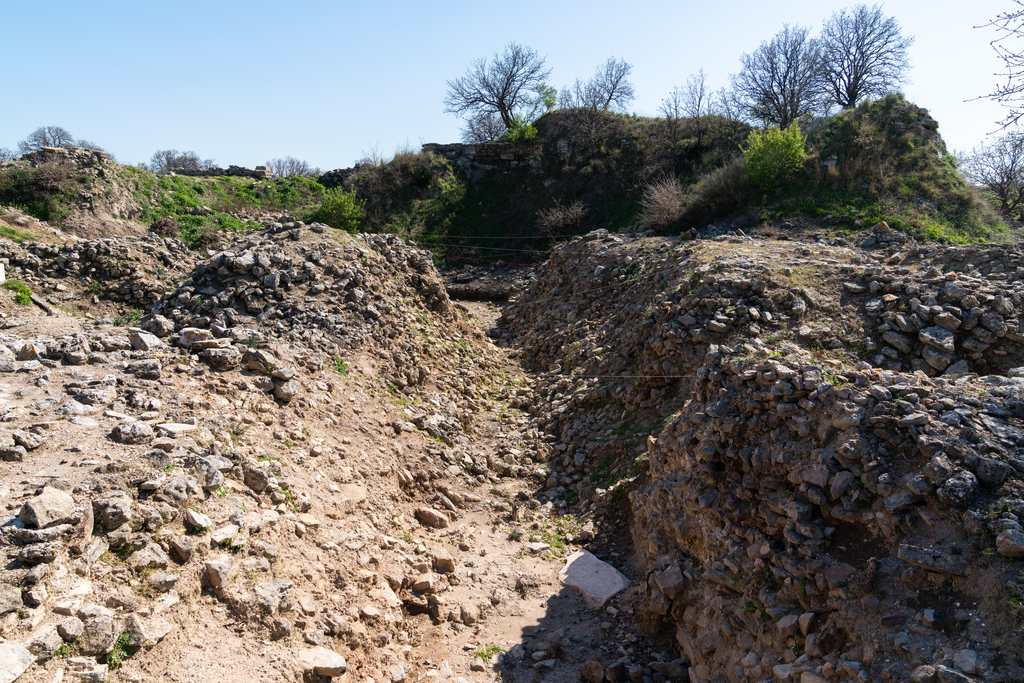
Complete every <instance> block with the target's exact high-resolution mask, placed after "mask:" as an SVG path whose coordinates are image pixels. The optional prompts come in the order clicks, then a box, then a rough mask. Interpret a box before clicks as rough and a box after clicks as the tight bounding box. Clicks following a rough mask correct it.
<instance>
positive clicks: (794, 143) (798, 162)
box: [743, 122, 807, 194]
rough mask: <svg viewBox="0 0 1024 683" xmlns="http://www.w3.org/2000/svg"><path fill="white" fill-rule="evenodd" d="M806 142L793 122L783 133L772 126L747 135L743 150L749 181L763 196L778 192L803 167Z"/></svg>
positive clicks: (798, 127) (805, 138)
mask: <svg viewBox="0 0 1024 683" xmlns="http://www.w3.org/2000/svg"><path fill="white" fill-rule="evenodd" d="M806 142H807V137H806V136H805V135H804V134H803V133H801V132H800V126H799V125H798V124H797V123H796V122H794V123H792V124H790V126H789V127H788V128H786V129H785V130H779V128H778V127H774V126H773V127H769V128H765V129H764V130H761V131H758V130H753V131H750V135H749V136H748V137H747V146H746V148H745V149H743V156H744V158H745V162H744V168H746V171H747V175H749V176H750V181H751V182H752V183H753V184H754V185H755V186H756V187H757V188H758V189H760V190H761V191H762V192H764V193H766V194H771V193H773V192H775V191H776V190H778V189H779V188H780V187H782V186H783V185H784V184H785V183H786V182H787V181H789V180H790V179H791V178H792V177H793V176H795V175H796V174H797V173H798V172H799V171H800V169H801V168H802V167H803V163H804V159H806V158H807V152H806V151H805V150H804V144H805V143H806Z"/></svg>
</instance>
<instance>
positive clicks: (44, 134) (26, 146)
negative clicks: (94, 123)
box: [18, 126, 75, 154]
mask: <svg viewBox="0 0 1024 683" xmlns="http://www.w3.org/2000/svg"><path fill="white" fill-rule="evenodd" d="M74 146H75V136H73V135H72V134H71V133H69V132H68V131H67V130H66V129H64V128H61V127H60V126H40V127H39V128H36V129H35V130H34V131H32V132H31V133H29V134H28V137H27V138H25V139H24V140H21V141H20V142H18V151H19V152H21V153H22V154H28V153H29V152H34V151H35V150H37V149H42V148H43V147H74Z"/></svg>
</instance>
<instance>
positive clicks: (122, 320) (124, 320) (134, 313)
mask: <svg viewBox="0 0 1024 683" xmlns="http://www.w3.org/2000/svg"><path fill="white" fill-rule="evenodd" d="M140 320H142V311H140V310H139V309H137V308H129V309H128V311H127V312H125V313H122V314H121V315H119V316H117V317H116V318H114V324H115V325H116V326H118V327H125V326H130V325H131V324H132V323H137V322H139V321H140Z"/></svg>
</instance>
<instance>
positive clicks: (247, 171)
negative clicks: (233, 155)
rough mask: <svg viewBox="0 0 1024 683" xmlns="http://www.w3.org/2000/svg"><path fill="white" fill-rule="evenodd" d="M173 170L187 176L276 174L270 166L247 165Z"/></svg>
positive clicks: (261, 176)
mask: <svg viewBox="0 0 1024 683" xmlns="http://www.w3.org/2000/svg"><path fill="white" fill-rule="evenodd" d="M171 172H172V173H174V174H176V175H187V176H225V175H230V176H242V177H244V178H256V179H257V180H270V179H272V178H273V177H274V174H273V173H271V172H270V167H269V166H257V167H256V168H247V167H245V166H235V165H231V166H228V167H227V168H220V167H215V168H205V169H192V168H175V169H173V170H172V171H171Z"/></svg>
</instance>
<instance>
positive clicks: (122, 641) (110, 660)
mask: <svg viewBox="0 0 1024 683" xmlns="http://www.w3.org/2000/svg"><path fill="white" fill-rule="evenodd" d="M130 642H131V636H129V635H128V632H127V631H123V632H122V633H121V635H119V636H118V637H117V641H116V642H115V643H114V649H113V650H111V651H110V653H109V654H108V655H107V666H109V667H110V668H111V669H117V668H120V666H121V665H122V664H123V663H124V660H126V659H128V657H130V656H131V653H130V652H128V645H129V643H130Z"/></svg>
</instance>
